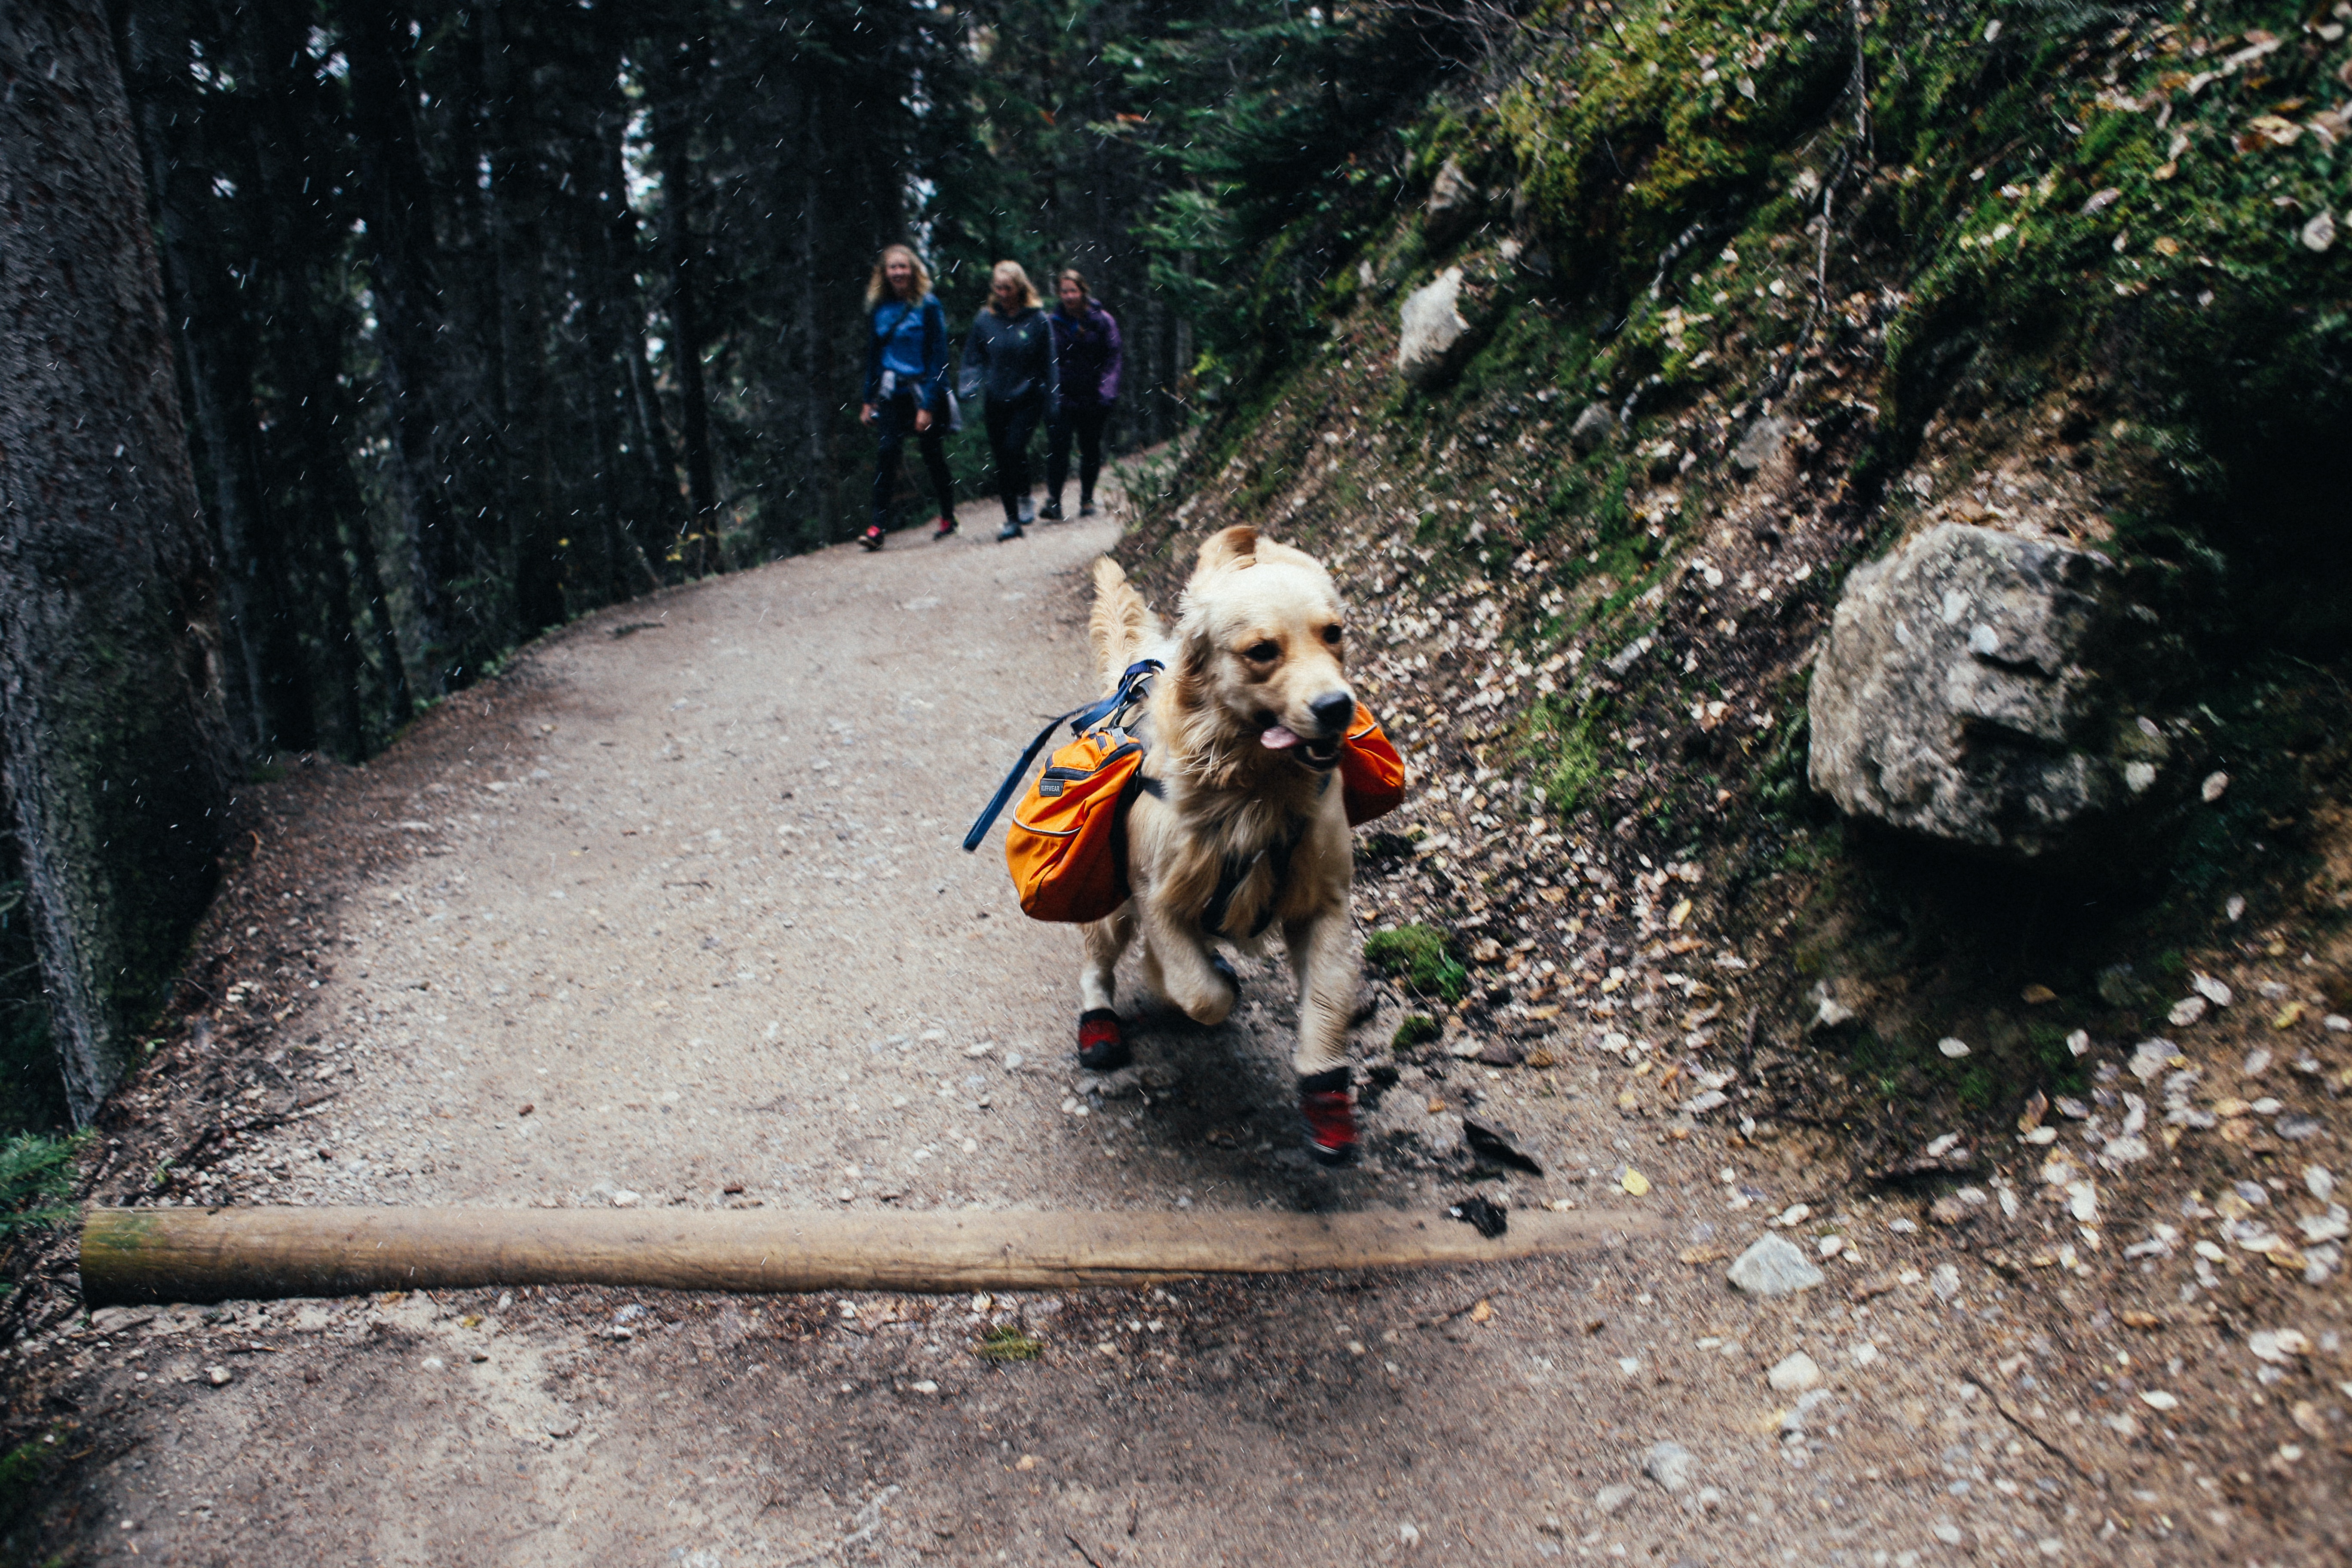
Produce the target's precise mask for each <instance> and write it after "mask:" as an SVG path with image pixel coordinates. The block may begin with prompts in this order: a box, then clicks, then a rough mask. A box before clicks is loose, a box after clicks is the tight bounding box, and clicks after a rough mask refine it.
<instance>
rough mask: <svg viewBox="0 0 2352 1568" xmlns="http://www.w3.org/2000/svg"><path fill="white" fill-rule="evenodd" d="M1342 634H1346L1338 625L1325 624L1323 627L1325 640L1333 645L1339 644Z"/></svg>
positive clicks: (1337, 645)
mask: <svg viewBox="0 0 2352 1568" xmlns="http://www.w3.org/2000/svg"><path fill="white" fill-rule="evenodd" d="M1342 635H1344V634H1343V633H1342V632H1341V629H1340V628H1339V627H1338V626H1325V627H1324V628H1323V640H1324V641H1325V642H1327V643H1329V644H1330V645H1331V646H1332V647H1339V638H1340V637H1341V636H1342Z"/></svg>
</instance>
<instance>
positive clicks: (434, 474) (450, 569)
mask: <svg viewBox="0 0 2352 1568" xmlns="http://www.w3.org/2000/svg"><path fill="white" fill-rule="evenodd" d="M408 49H409V41H408V20H407V16H406V15H405V13H404V11H403V10H402V9H401V8H399V7H397V6H394V5H383V4H377V3H373V0H361V3H360V4H357V5H352V7H351V10H350V16H349V21H348V25H347V26H346V27H345V30H344V38H343V51H344V55H345V58H348V59H349V60H350V61H351V67H352V73H351V83H352V128H353V140H354V141H355V142H357V143H358V145H359V149H360V167H359V180H360V188H361V191H362V201H363V204H364V205H365V207H366V211H367V226H368V232H367V267H368V280H369V286H370V289H371V291H372V292H373V295H374V299H375V316H376V322H377V343H378V351H379V354H380V357H381V361H382V363H383V384H384V394H385V400H386V402H387V404H388V405H389V406H390V411H391V416H392V431H393V450H392V462H391V465H390V468H391V472H392V481H393V482H392V492H393V496H394V504H395V505H396V506H397V507H398V508H399V511H400V517H401V529H402V532H403V534H404V545H405V546H406V549H405V552H404V553H405V556H406V559H405V560H404V561H403V562H401V563H399V565H400V566H402V567H403V568H404V574H405V575H406V577H407V579H408V581H409V584H410V594H411V597H412V599H413V602H414V604H415V616H416V641H417V643H418V644H419V645H420V647H419V650H418V658H417V659H416V667H417V669H418V672H419V675H420V678H421V683H422V685H423V687H424V695H425V697H427V698H433V697H438V696H440V695H442V694H443V692H445V691H446V689H447V685H448V668H447V667H448V657H449V655H448V641H449V635H448V627H447V626H446V616H445V614H444V605H443V603H442V598H443V594H442V586H443V584H447V583H450V582H454V581H455V580H456V579H457V575H458V570H459V565H458V552H457V521H456V520H455V519H454V518H453V517H452V516H451V515H450V506H449V496H448V489H447V487H446V485H445V484H444V483H443V482H442V474H443V469H442V467H441V459H440V458H439V457H438V456H437V455H436V452H435V449H434V428H435V424H436V419H435V413H434V395H433V392H434V372H435V366H436V363H437V357H436V354H435V353H434V339H435V334H436V331H437V330H438V326H437V324H438V321H439V318H440V310H439V300H440V288H439V285H438V282H437V275H436V269H435V268H434V265H433V261H434V251H435V248H436V240H435V237H434V229H433V192H432V186H431V184H430V182H429V181H428V179H427V177H426V174H425V156H424V153H423V151H422V150H421V149H420V148H419V147H418V145H417V139H416V119H415V111H414V110H413V109H412V108H411V105H413V104H414V103H415V101H416V89H415V84H414V82H413V81H412V80H411V79H410V72H409V69H408Z"/></svg>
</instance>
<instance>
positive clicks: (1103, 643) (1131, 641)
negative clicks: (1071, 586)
mask: <svg viewBox="0 0 2352 1568" xmlns="http://www.w3.org/2000/svg"><path fill="white" fill-rule="evenodd" d="M1156 629H1157V627H1156V626H1155V624H1154V619H1153V616H1152V614H1151V609H1150V605H1146V604H1145V603H1144V602H1143V595H1140V594H1139V593H1137V592H1136V591H1135V584H1132V583H1130V582H1129V581H1128V580H1127V574H1126V573H1125V572H1123V571H1121V570H1119V564H1118V562H1116V561H1113V560H1112V559H1111V558H1110V557H1109V556H1108V555H1105V556H1103V557H1101V558H1100V559H1098V560H1097V561H1096V562H1095V610H1094V614H1093V615H1092V616H1089V617H1088V618H1087V639H1088V640H1089V641H1091V642H1092V643H1093V644H1094V645H1095V667H1096V668H1097V669H1100V670H1101V671H1102V678H1103V690H1104V691H1106V692H1108V691H1109V690H1110V689H1112V688H1114V687H1116V686H1117V685H1118V678H1119V674H1120V672H1121V671H1123V670H1125V669H1126V668H1127V667H1128V666H1129V665H1130V664H1133V663H1134V662H1135V660H1136V658H1138V657H1139V654H1140V653H1141V650H1142V648H1143V646H1144V644H1145V643H1146V642H1147V641H1148V640H1150V637H1151V635H1152V633H1153V632H1154V631H1155V630H1156Z"/></svg>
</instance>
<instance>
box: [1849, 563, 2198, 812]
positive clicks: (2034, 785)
mask: <svg viewBox="0 0 2352 1568" xmlns="http://www.w3.org/2000/svg"><path fill="white" fill-rule="evenodd" d="M2155 618H2156V617H2155V616H2154V615H2153V613H2152V612H2150V611H2148V610H2147V609H2146V608H2145V607H2143V606H2141V605H2136V604H2134V603H2133V602H2132V601H2131V600H2130V599H2129V598H2128V597H2127V596H2126V594H2125V593H2124V584H2123V574H2122V573H2121V572H2120V570H2119V569H2118V568H2117V567H2116V565H2115V563H2113V562H2111V561H2109V560H2108V559H2107V557H2105V556H2104V555H2101V554H2098V553H2096V552H2092V551H2088V550H2078V549H2074V548H2072V547H2070V546H2067V545H2063V544H2056V543H2052V542H2048V541H2045V540H2039V539H2025V538H2021V537H2019V536H2018V535H2015V534H2011V533H2003V532H2000V531H1996V530H1993V529H1989V528H1970V527H1966V526H1963V525H1961V524H1958V523H1944V524H1941V525H1938V526H1937V527H1935V528H1932V529H1930V530H1928V531H1927V532H1925V533H1922V534H1920V535H1919V536H1918V537H1917V538H1916V539H1914V540H1912V541H1911V542H1908V543H1906V544H1905V545H1904V546H1903V547H1902V548H1901V549H1899V550H1897V551H1895V552H1894V553H1893V554H1892V555H1889V556H1887V557H1885V559H1883V560H1880V561H1875V562H1873V563H1870V564H1869V565H1867V566H1864V567H1862V568H1860V569H1858V570H1857V571H1855V572H1854V573H1853V575H1852V576H1851V577H1849V578H1848V579H1847V581H1846V584H1845V591H1844V593H1843V595H1841V596H1840V597H1839V599H1838V605H1837V613H1836V616H1835V617H1834V619H1833V620H1832V624H1831V627H1830V635H1829V641H1828V643H1827V645H1826V646H1825V647H1823V649H1822V655H1821V659H1820V662H1819V663H1818V664H1817V665H1816V666H1815V668H1814V671H1813V684H1812V696H1811V719H1812V762H1811V774H1812V782H1813V787H1814V788H1815V789H1818V790H1820V791H1822V793H1823V794H1824V795H1828V796H1830V798H1831V799H1832V800H1834V801H1835V802H1837V804H1838V806H1839V808H1840V809H1841V810H1843V811H1844V812H1846V813H1848V814H1849V815H1851V816H1862V817H1871V818H1874V819H1876V820H1878V821H1880V822H1884V823H1886V824H1888V825H1890V826H1895V827H1898V828H1902V829H1905V830H1906V831H1908V832H1911V833H1916V834H1921V835H1924V836H1926V837H1930V838H1937V839H1943V840H1946V841H1948V842H1950V843H1953V844H1958V845H1967V846H1970V847H1976V848H1979V849H1987V850H1993V851H1997V852H2000V853H2002V854H2005V855H2008V856H2011V857H2013V858H2019V859H2038V858H2046V857H2050V856H2053V855H2055V854H2058V853H2060V852H2063V851H2065V850H2067V849H2070V848H2074V847H2079V846H2080V845H2081V844H2082V843H2083V842H2084V840H2086V839H2087V838H2090V837H2095V835H2096V833H2097V831H2098V830H2099V829H2101V828H2102V827H2103V826H2105V825H2109V824H2112V823H2113V822H2114V821H2116V819H2117V817H2118V816H2119V815H2120V814H2122V813H2124V812H2126V810H2127V809H2128V808H2129V807H2130V806H2132V805H2134V804H2136V803H2137V802H2138V801H2139V800H2140V799H2141V798H2142V797H2144V796H2146V795H2147V793H2148V791H2149V790H2150V789H2151V788H2153V787H2154V786H2155V784H2157V782H2158V777H2159V776H2160V773H2161V772H2162V769H2163V767H2164V765H2165V763H2166V761H2167V759H2168V754H2169V753H2168V747H2167V744H2166V742H2165V740H2164V737H2163V731H2162V729H2161V727H2160V726H2158V724H2157V723H2156V722H2154V721H2153V720H2152V719H2151V718H2150V717H2149V715H2148V713H2147V706H2148V705H2149V703H2150V701H2151V700H2152V698H2153V695H2154V693H2155V692H2156V691H2157V690H2158V689H2159V687H2160V684H2161V681H2162V679H2163V678H2162V674H2161V670H2162V666H2163V662H2164V661H2163V660H2162V659H2161V658H2159V657H2158V651H2157V646H2156V645H2157V638H2156V637H2155V635H2154V632H2155Z"/></svg>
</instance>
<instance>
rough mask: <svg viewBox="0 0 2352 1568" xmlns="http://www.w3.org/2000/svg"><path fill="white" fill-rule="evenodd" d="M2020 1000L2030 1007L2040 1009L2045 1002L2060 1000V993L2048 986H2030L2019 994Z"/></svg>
mask: <svg viewBox="0 0 2352 1568" xmlns="http://www.w3.org/2000/svg"><path fill="white" fill-rule="evenodd" d="M2018 1000H2020V1001H2021V1002H2023V1003H2024V1004H2025V1005H2027V1006H2029V1007H2039V1006H2041V1005H2042V1004H2043V1003H2045V1002H2055V1001H2056V1000H2058V993H2056V992H2055V991H2053V990H2051V989H2050V987H2048V986H2047V985H2029V986H2027V987H2026V988H2025V989H2024V990H2023V991H2021V992H2019V993H2018Z"/></svg>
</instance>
